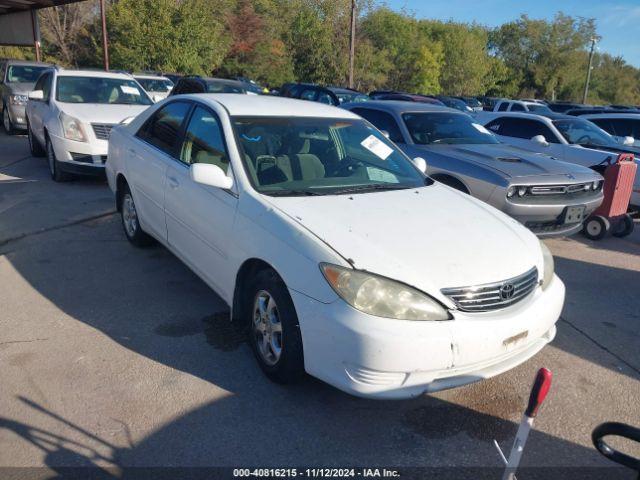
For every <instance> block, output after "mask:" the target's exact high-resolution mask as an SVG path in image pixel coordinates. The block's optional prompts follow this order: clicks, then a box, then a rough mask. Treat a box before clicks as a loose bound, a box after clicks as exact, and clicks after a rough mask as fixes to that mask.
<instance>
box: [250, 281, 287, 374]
mask: <svg viewBox="0 0 640 480" xmlns="http://www.w3.org/2000/svg"><path fill="white" fill-rule="evenodd" d="M253 335H254V337H255V341H256V345H257V347H258V352H259V354H260V357H261V358H262V360H263V361H264V362H265V363H266V364H267V365H269V366H273V365H275V364H276V363H278V360H279V359H280V355H281V354H282V323H281V322H280V314H279V312H278V305H277V304H276V301H275V299H274V298H273V296H271V294H270V293H269V292H267V291H266V290H260V291H259V292H258V293H257V294H256V298H255V301H254V303H253Z"/></svg>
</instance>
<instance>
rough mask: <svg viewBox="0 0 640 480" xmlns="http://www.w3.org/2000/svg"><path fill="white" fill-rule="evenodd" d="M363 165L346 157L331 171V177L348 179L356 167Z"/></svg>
mask: <svg viewBox="0 0 640 480" xmlns="http://www.w3.org/2000/svg"><path fill="white" fill-rule="evenodd" d="M363 165H364V163H362V162H361V161H360V160H356V159H355V158H353V157H350V156H348V155H347V156H346V157H344V158H343V159H342V160H341V161H340V164H339V165H338V167H336V169H335V170H334V171H333V176H336V177H350V176H351V175H353V174H354V173H355V171H356V169H357V168H358V167H362V166H363Z"/></svg>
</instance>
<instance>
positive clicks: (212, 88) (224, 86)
mask: <svg viewBox="0 0 640 480" xmlns="http://www.w3.org/2000/svg"><path fill="white" fill-rule="evenodd" d="M207 92H208V93H245V92H246V90H245V89H244V88H243V87H240V86H236V85H233V84H230V83H225V82H215V81H214V82H207Z"/></svg>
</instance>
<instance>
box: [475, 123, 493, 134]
mask: <svg viewBox="0 0 640 480" xmlns="http://www.w3.org/2000/svg"><path fill="white" fill-rule="evenodd" d="M471 125H473V126H474V127H476V130H478V131H479V132H480V133H486V134H487V135H491V132H490V131H489V130H487V129H486V128H484V127H483V126H482V125H480V124H479V123H472V124H471Z"/></svg>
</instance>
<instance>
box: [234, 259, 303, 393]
mask: <svg viewBox="0 0 640 480" xmlns="http://www.w3.org/2000/svg"><path fill="white" fill-rule="evenodd" d="M245 298H246V300H247V301H248V302H250V304H249V306H248V307H249V308H247V309H246V311H247V312H248V315H247V317H248V318H247V322H248V324H249V343H250V345H251V348H252V350H253V353H254V354H255V357H256V359H257V360H258V364H259V365H260V368H261V369H262V371H263V372H264V373H265V374H266V375H267V377H269V379H271V380H272V381H274V382H276V383H283V384H287V383H295V382H297V381H299V380H300V379H301V378H302V377H303V376H304V354H303V349H302V336H301V335H300V325H299V323H298V316H297V314H296V310H295V307H294V305H293V301H292V300H291V296H290V295H289V291H288V290H287V287H286V285H285V284H284V282H283V281H282V279H281V278H280V277H279V276H278V274H277V273H276V272H274V271H273V270H262V271H260V272H258V274H257V275H256V276H255V278H254V279H253V280H252V281H251V284H250V286H249V290H248V292H247V296H246V297H245Z"/></svg>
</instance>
